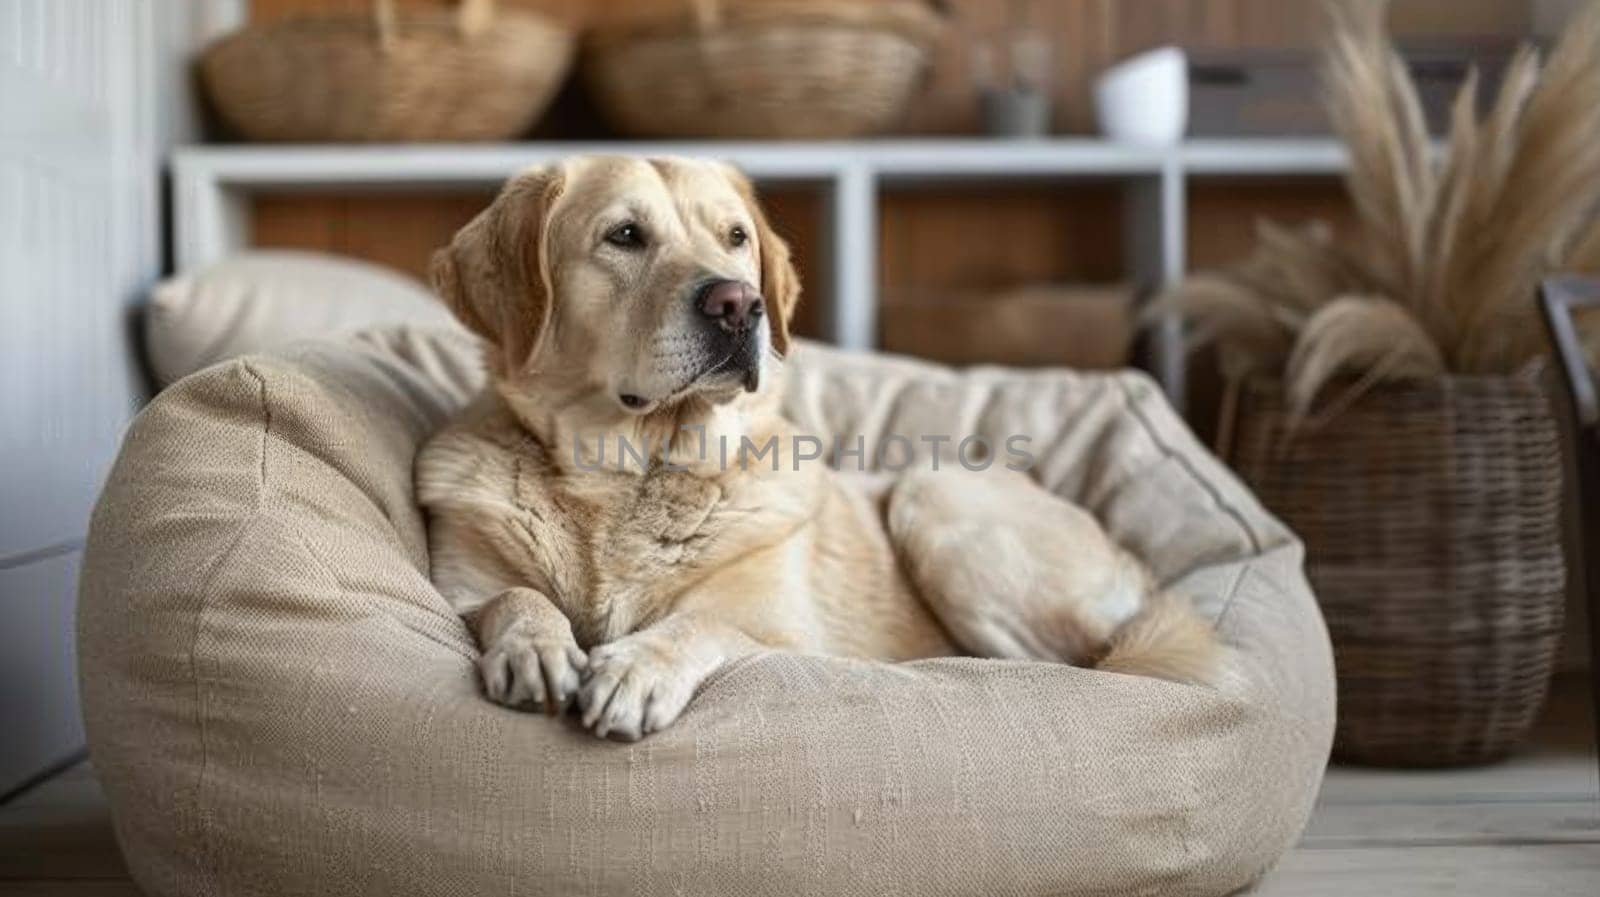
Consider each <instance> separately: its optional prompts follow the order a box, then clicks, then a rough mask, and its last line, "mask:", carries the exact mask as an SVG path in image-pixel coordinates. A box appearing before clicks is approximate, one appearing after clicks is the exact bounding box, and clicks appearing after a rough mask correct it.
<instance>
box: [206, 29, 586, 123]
mask: <svg viewBox="0 0 1600 897" xmlns="http://www.w3.org/2000/svg"><path fill="white" fill-rule="evenodd" d="M572 44H573V39H572V34H571V31H570V30H569V29H567V28H565V27H563V26H560V25H558V24H556V23H554V22H552V21H550V20H548V19H545V18H543V17H540V16H537V15H534V14H532V13H526V12H507V11H497V10H495V9H494V3H493V0H462V3H461V6H460V8H459V10H458V11H457V12H456V13H454V14H450V13H447V12H433V13H430V12H427V11H422V12H415V13H411V12H408V13H406V14H404V15H399V14H397V13H396V12H395V9H394V5H393V0H376V2H375V3H374V8H373V14H371V15H366V16H362V15H329V16H317V17H309V18H294V19H288V20H285V21H282V22H275V23H271V24H267V25H260V26H252V27H248V28H245V29H243V30H241V31H237V32H235V33H233V34H232V35H230V36H228V37H226V38H223V39H222V40H220V41H218V42H217V43H215V44H213V45H212V46H211V47H210V48H208V49H207V50H206V52H205V54H204V55H203V56H202V57H201V60H200V76H201V80H202V82H203V83H204V84H205V87H206V91H207V93H209V94H210V96H211V99H212V102H213V104H214V105H215V106H216V108H217V111H218V112H219V113H220V115H221V116H222V118H223V119H224V120H225V121H226V123H227V124H228V125H229V126H230V127H231V128H233V129H234V130H235V131H237V132H238V133H239V134H241V135H242V136H244V137H246V138H249V139H251V140H270V141H451V140H459V141H468V140H503V139H507V138H510V137H516V136H518V135H519V134H522V133H525V132H526V131H527V130H528V129H529V128H530V127H532V126H533V123H534V121H535V120H536V119H537V118H538V117H539V115H540V114H541V113H542V112H543V111H544V109H545V107H546V106H547V105H548V104H549V102H550V99H551V98H552V97H553V96H554V95H555V91H556V88H557V87H558V86H560V83H561V80H562V77H563V76H564V75H565V73H566V71H567V67H568V64H569V63H570V61H571V57H572Z"/></svg>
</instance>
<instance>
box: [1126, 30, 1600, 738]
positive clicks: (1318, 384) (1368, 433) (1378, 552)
mask: <svg viewBox="0 0 1600 897" xmlns="http://www.w3.org/2000/svg"><path fill="white" fill-rule="evenodd" d="M1384 7H1385V4H1384V3H1382V2H1379V0H1344V2H1342V3H1341V4H1340V5H1338V6H1333V7H1331V9H1332V12H1333V16H1334V20H1335V26H1336V27H1335V29H1334V32H1333V37H1332V42H1331V45H1330V46H1329V50H1328V62H1327V74H1326V78H1327V87H1326V89H1327V97H1326V99H1327V103H1328V106H1329V109H1330V112H1331V114H1332V119H1333V122H1334V125H1335V128H1336V130H1337V132H1338V134H1339V135H1340V136H1341V137H1342V138H1343V140H1344V142H1345V143H1346V145H1347V149H1348V151H1349V155H1350V168H1349V172H1348V175H1347V177H1346V187H1347V190H1348V193H1349V196H1350V199H1351V200H1352V204H1353V206H1354V209H1355V216H1356V226H1355V228H1354V231H1353V233H1351V234H1348V235H1347V236H1346V237H1345V238H1343V239H1340V238H1336V237H1335V236H1334V235H1333V233H1332V232H1331V231H1330V230H1329V229H1328V228H1326V227H1321V226H1311V227H1306V228H1301V229H1293V230H1291V229H1287V228H1282V227H1276V226H1273V225H1270V224H1263V225H1262V226H1261V231H1260V240H1259V243H1258V245H1257V247H1256V250H1255V252H1254V253H1253V255H1252V256H1251V257H1250V258H1248V259H1247V260H1246V261H1245V262H1243V263H1242V264H1240V265H1238V266H1237V267H1235V268H1232V269H1230V270H1226V271H1222V272H1219V273H1216V274H1207V275H1201V276H1198V277H1195V278H1192V279H1190V280H1189V281H1188V282H1186V283H1184V284H1183V285H1182V286H1181V287H1180V288H1178V289H1176V290H1175V291H1174V292H1173V293H1172V294H1171V295H1169V296H1167V297H1165V299H1164V301H1163V302H1162V303H1160V304H1159V305H1158V306H1157V307H1158V308H1164V309H1167V310H1176V311H1178V312H1179V313H1181V314H1182V315H1184V316H1185V317H1187V318H1188V319H1189V321H1190V322H1191V323H1192V324H1193V325H1194V329H1195V330H1197V331H1198V333H1197V334H1196V335H1197V336H1198V337H1200V338H1201V340H1202V341H1203V340H1206V339H1209V340H1212V341H1215V342H1216V343H1217V345H1218V350H1219V351H1218V356H1219V358H1220V359H1221V361H1222V362H1223V364H1224V373H1225V375H1226V376H1227V377H1228V378H1229V380H1230V381H1231V384H1232V385H1231V387H1230V390H1229V398H1230V402H1229V407H1228V410H1226V411H1225V412H1224V420H1223V421H1222V423H1223V438H1222V444H1221V445H1220V446H1219V451H1220V452H1221V454H1223V455H1224V456H1225V457H1226V458H1227V460H1228V461H1229V463H1231V464H1232V465H1233V466H1234V468H1235V469H1236V470H1237V471H1238V472H1239V474H1240V476H1241V477H1243V478H1244V480H1245V481H1246V482H1248V483H1249V484H1250V486H1251V487H1252V488H1253V489H1255V491H1256V493H1257V494H1258V495H1259V496H1260V498H1261V500H1262V502H1263V503H1265V504H1266V505H1267V507H1269V508H1271V509H1272V510H1273V511H1274V512H1275V513H1277V514H1278V515H1279V516H1281V517H1282V518H1283V519H1284V521H1285V522H1286V523H1288V524H1289V526H1290V527H1292V528H1293V529H1294V530H1295V532H1296V533H1298V534H1299V535H1300V537H1301V538H1302V539H1303V540H1304V542H1305V545H1306V573H1307V576H1308V577H1309V578H1310V580H1311V583H1312V585H1313V586H1314V587H1315V590H1316V593H1317V599H1318V602H1319V604H1320V605H1321V607H1322V612H1323V616H1324V618H1325V619H1326V620H1327V623H1328V630H1329V634H1330V636H1331V637H1332V640H1333V647H1334V655H1335V661H1336V664H1337V669H1338V682H1339V717H1338V725H1337V728H1336V730H1335V734H1334V753H1335V755H1336V756H1338V757H1339V758H1340V759H1342V760H1346V761H1355V762H1365V763H1373V764H1379V765H1396V766H1442V765H1456V764H1467V763H1481V762H1486V761H1489V760H1493V759H1497V758H1500V757H1503V756H1505V755H1506V754H1508V753H1510V752H1511V751H1512V750H1514V749H1515V748H1516V746H1517V745H1518V744H1519V743H1520V742H1521V741H1522V740H1523V738H1524V737H1525V736H1526V734H1527V732H1528V730H1529V727H1530V726H1531V724H1532V722H1533V720H1534V719H1535V718H1536V716H1537V714H1538V711H1539V708H1540V706H1541V704H1542V703H1543V699H1544V695H1545V693H1546V690H1547V688H1548V685H1549V681H1550V677H1551V675H1552V672H1553V669H1554V664H1555V659H1556V656H1557V647H1558V645H1559V643H1560V639H1561V636H1562V612H1563V605H1564V588H1565V581H1566V565H1565V561H1564V559H1563V557H1562V550H1561V527H1560V509H1561V499H1562V494H1563V493H1562V475H1561V456H1560V441H1559V435H1558V431H1557V428H1556V424H1555V420H1554V418H1553V416H1552V414H1551V411H1550V408H1549V404H1548V402H1547V399H1546V396H1545V394H1544V391H1543V389H1542V387H1541V384H1540V382H1539V380H1538V378H1537V377H1536V376H1534V373H1535V370H1536V367H1537V365H1534V364H1530V362H1534V361H1535V360H1537V359H1539V358H1540V357H1541V356H1543V355H1545V353H1546V345H1545V339H1544V334H1543V330H1542V328H1541V326H1540V323H1539V321H1538V318H1537V311H1536V307H1537V306H1536V302H1535V298H1534V296H1535V288H1536V286H1537V284H1538V281H1539V280H1540V279H1541V278H1542V277H1543V276H1544V275H1546V274H1547V273H1549V272H1550V271H1552V270H1554V269H1556V268H1560V267H1580V268H1581V267H1587V266H1591V265H1594V264H1595V263H1600V226H1597V225H1596V223H1595V218H1594V213H1595V209H1596V206H1597V203H1600V139H1597V138H1596V135H1600V2H1595V3H1593V4H1591V5H1590V7H1589V8H1588V9H1587V10H1586V11H1585V12H1584V13H1582V14H1581V15H1580V16H1579V17H1578V18H1577V19H1576V20H1575V21H1574V22H1573V23H1572V24H1571V25H1569V27H1568V29H1567V31H1566V33H1565V34H1564V36H1563V37H1562V39H1561V41H1560V43H1559V44H1558V46H1557V47H1556V48H1555V49H1554V51H1553V52H1552V53H1551V55H1550V58H1549V60H1548V62H1545V63H1543V64H1541V61H1540V59H1539V56H1538V55H1537V54H1536V53H1535V52H1534V51H1533V50H1531V49H1524V50H1522V51H1521V52H1519V53H1518V54H1517V55H1516V56H1515V57H1514V59H1513V61H1512V62H1511V64H1510V65H1509V66H1508V68H1507V70H1506V72H1505V75H1504V79H1503V82H1502V85H1501V87H1500V90H1499V92H1498V94H1497V95H1496V96H1495V97H1494V99H1493V102H1492V103H1491V104H1490V105H1489V106H1488V108H1487V110H1486V112H1484V113H1482V114H1480V112H1479V107H1478V104H1477V91H1478V83H1477V78H1476V76H1473V77H1470V78H1469V79H1468V80H1467V83H1466V84H1465V86H1464V87H1463V88H1462V90H1461V92H1460V95H1459V96H1458V97H1457V99H1456V101H1455V104H1454V108H1453V110H1452V115H1451V122H1450V128H1449V134H1448V135H1447V136H1446V139H1445V141H1444V143H1443V146H1442V147H1436V146H1435V145H1434V144H1433V142H1432V141H1431V140H1430V139H1429V135H1428V133H1427V130H1426V127H1425V125H1424V123H1423V116H1422V112H1421V108H1420V103H1419V102H1418V98H1417V92H1416V90H1415V88H1414V86H1413V84H1412V82H1411V79H1410V77H1409V75H1408V73H1407V71H1406V69H1405V67H1404V65H1403V64H1402V62H1401V61H1400V58H1399V57H1398V55H1397V54H1396V53H1395V51H1394V50H1393V48H1392V47H1391V46H1390V44H1389V42H1388V40H1387V39H1386V38H1385V36H1384V32H1383V24H1382V23H1383V19H1384V13H1385V9H1384ZM1591 335H1596V334H1593V333H1591ZM1334 382H1338V383H1340V384H1341V387H1340V389H1339V393H1338V394H1337V395H1332V394H1331V393H1332V392H1333V390H1326V391H1327V392H1329V393H1330V395H1328V396H1320V395H1319V394H1320V393H1323V392H1324V391H1325V387H1327V386H1328V385H1329V384H1330V383H1334ZM1314 403H1315V404H1316V414H1315V417H1314V418H1312V417H1311V416H1310V414H1309V412H1310V411H1311V409H1312V408H1313V404H1314Z"/></svg>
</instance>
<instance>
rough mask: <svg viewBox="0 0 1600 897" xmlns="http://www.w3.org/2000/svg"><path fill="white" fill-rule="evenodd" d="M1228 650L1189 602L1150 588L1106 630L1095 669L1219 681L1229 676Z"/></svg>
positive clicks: (1199, 681) (1210, 682)
mask: <svg viewBox="0 0 1600 897" xmlns="http://www.w3.org/2000/svg"><path fill="white" fill-rule="evenodd" d="M1228 655H1229V652H1228V650H1227V648H1226V646H1224V645H1223V644H1222V641H1221V639H1219V638H1218V637H1217V632H1216V629H1215V628H1214V627H1213V626H1212V625H1211V623H1210V621H1208V620H1206V619H1205V618H1204V617H1202V616H1200V614H1199V612H1198V611H1196V610H1195V609H1194V605H1192V604H1190V603H1189V601H1188V600H1187V599H1185V598H1184V597H1182V596H1180V595H1174V594H1172V593H1170V592H1166V591H1156V592H1154V593H1153V594H1152V595H1151V598H1150V601H1149V603H1148V604H1146V605H1145V606H1144V608H1143V609H1142V610H1140V611H1139V613H1137V614H1135V615H1134V616H1133V617H1132V618H1130V619H1129V620H1128V621H1127V622H1126V623H1123V624H1122V626H1121V627H1119V628H1118V629H1117V631H1116V633H1115V634H1114V635H1112V637H1111V644H1110V647H1109V649H1108V650H1107V651H1106V654H1105V657H1103V658H1102V659H1101V660H1100V662H1099V663H1097V664H1095V669H1097V670H1109V671H1111V672H1114V673H1128V674H1130V675H1134V676H1153V677H1155V678H1157V679H1167V680H1170V681H1173V682H1186V683H1190V684H1194V685H1210V686H1213V687H1220V686H1222V685H1223V684H1224V683H1225V681H1226V680H1227V679H1228V678H1229V675H1228V673H1229V671H1228Z"/></svg>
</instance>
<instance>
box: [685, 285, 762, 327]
mask: <svg viewBox="0 0 1600 897" xmlns="http://www.w3.org/2000/svg"><path fill="white" fill-rule="evenodd" d="M695 304H696V305H698V306H699V307H700V313H701V314H703V315H705V316H706V317H708V318H711V319H713V320H715V321H716V322H717V323H719V324H721V325H722V326H723V327H725V328H727V329H729V330H744V329H746V328H747V327H749V326H750V323H751V322H752V321H754V320H756V319H757V318H759V317H761V315H762V313H763V312H765V311H766V309H765V308H764V307H763V306H762V302H761V294H760V293H758V292H756V290H755V287H752V286H750V285H749V284H747V283H745V282H744V281H742V280H713V281H711V282H710V283H707V284H706V285H705V286H703V287H701V288H700V293H699V296H698V297H696V302H695Z"/></svg>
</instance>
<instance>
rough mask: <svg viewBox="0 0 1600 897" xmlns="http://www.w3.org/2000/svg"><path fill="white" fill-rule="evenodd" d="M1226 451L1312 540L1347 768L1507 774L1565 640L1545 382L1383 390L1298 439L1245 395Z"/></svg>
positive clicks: (1276, 411)
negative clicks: (1502, 760)
mask: <svg viewBox="0 0 1600 897" xmlns="http://www.w3.org/2000/svg"><path fill="white" fill-rule="evenodd" d="M1234 396H1235V398H1236V402H1235V410H1234V412H1233V413H1232V414H1231V415H1230V416H1231V418H1232V420H1233V426H1232V428H1231V433H1229V432H1226V431H1225V433H1224V439H1223V448H1222V451H1223V454H1224V455H1225V456H1226V457H1227V458H1228V460H1229V461H1230V462H1231V463H1232V464H1233V466H1234V467H1235V468H1236V469H1237V470H1238V471H1239V473H1240V474H1241V475H1242V476H1243V477H1244V479H1245V480H1246V481H1247V482H1249V484H1250V485H1251V486H1252V487H1253V488H1254V489H1255V490H1256V492H1257V493H1258V494H1259V495H1260V497H1261V500H1262V502H1263V503H1264V504H1266V506H1267V507H1268V508H1269V509H1271V510H1272V511H1274V512H1276V513H1277V514H1279V515H1280V516H1281V517H1282V518H1283V519H1284V521H1285V522H1287V523H1288V524H1289V526H1290V527H1292V528H1293V529H1294V530H1295V531H1296V532H1298V533H1299V534H1300V536H1301V537H1302V538H1304V539H1305V542H1306V549H1307V552H1306V557H1307V561H1306V568H1307V574H1308V576H1309V577H1310V579H1311V583H1312V585H1313V586H1314V587H1315V589H1316V592H1317V596H1318V600H1319V602H1320V603H1321V606H1322V610H1323V614H1324V615H1325V617H1326V618H1327V621H1328V628H1329V631H1330V634H1331V636H1332V638H1333V646H1334V653H1335V657H1336V659H1337V663H1338V680H1339V723H1338V729H1337V733H1336V735H1335V745H1334V753H1335V756H1337V757H1339V758H1340V759H1343V760H1347V761H1352V762H1361V763H1373V764H1380V765H1394V766H1444V765H1455V764H1466V763H1479V762H1486V761H1489V760H1493V759H1497V758H1499V757H1502V756H1504V755H1505V754H1507V753H1508V752H1510V751H1511V750H1512V749H1513V748H1515V747H1516V746H1517V744H1518V742H1519V741H1520V740H1521V739H1522V738H1523V736H1524V735H1525V734H1526V733H1527V731H1528V728H1529V726H1530V725H1531V724H1532V723H1533V721H1534V718H1535V716H1536V715H1537V714H1538V712H1539V709H1540V707H1541V706H1542V704H1543V702H1544V697H1545V692H1546V689H1547V687H1548V685H1549V682H1550V677H1551V674H1552V672H1553V666H1554V664H1555V661H1556V657H1557V648H1558V642H1559V640H1560V637H1561V618H1562V609H1563V588H1564V585H1565V567H1564V564H1563V559H1562V551H1561V530H1560V526H1561V522H1560V506H1561V456H1560V449H1559V442H1558V438H1559V437H1558V432H1557V428H1556V423H1555V421H1554V419H1553V417H1552V416H1551V411H1550V409H1549V406H1548V404H1547V400H1546V395H1545V392H1544V390H1543V389H1542V388H1541V386H1540V383H1539V382H1538V380H1537V379H1535V378H1533V377H1444V378H1439V379H1434V380H1429V381H1424V382H1417V383H1414V384H1394V385H1389V386H1382V387H1379V388H1377V389H1375V390H1373V391H1371V392H1370V393H1368V394H1366V395H1365V396H1364V397H1362V398H1360V399H1358V400H1357V401H1355V402H1354V403H1353V404H1352V405H1350V406H1349V407H1347V408H1344V409H1343V410H1341V411H1339V412H1338V413H1336V414H1334V415H1333V416H1332V417H1331V418H1330V419H1329V420H1328V421H1327V422H1325V423H1322V424H1320V425H1315V426H1313V428H1312V429H1310V430H1307V429H1306V428H1304V427H1302V428H1301V430H1300V431H1299V432H1298V433H1296V434H1295V435H1293V436H1291V435H1289V434H1288V431H1287V425H1288V420H1289V415H1288V412H1287V410H1286V408H1285V404H1284V397H1283V393H1282V390H1281V388H1280V387H1279V386H1278V384H1276V383H1268V382H1259V381H1258V382H1251V383H1248V384H1245V385H1244V386H1242V387H1241V388H1239V389H1238V390H1237V391H1236V392H1235V393H1234Z"/></svg>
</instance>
